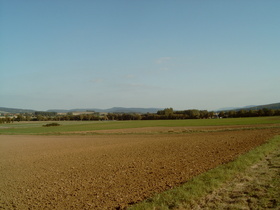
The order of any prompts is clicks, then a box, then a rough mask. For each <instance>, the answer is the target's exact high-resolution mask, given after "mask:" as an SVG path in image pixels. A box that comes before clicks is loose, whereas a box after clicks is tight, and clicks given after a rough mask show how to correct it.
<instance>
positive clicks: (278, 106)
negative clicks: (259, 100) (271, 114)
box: [217, 103, 280, 111]
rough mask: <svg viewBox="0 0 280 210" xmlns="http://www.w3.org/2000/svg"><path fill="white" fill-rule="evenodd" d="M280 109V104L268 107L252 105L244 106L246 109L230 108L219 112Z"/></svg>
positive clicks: (221, 109) (268, 105)
mask: <svg viewBox="0 0 280 210" xmlns="http://www.w3.org/2000/svg"><path fill="white" fill-rule="evenodd" d="M264 108H266V109H280V103H274V104H266V105H257V106H256V105H250V106H244V107H228V108H220V109H218V110H217V111H230V110H235V111H238V110H241V109H243V110H260V109H264Z"/></svg>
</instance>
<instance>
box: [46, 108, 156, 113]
mask: <svg viewBox="0 0 280 210" xmlns="http://www.w3.org/2000/svg"><path fill="white" fill-rule="evenodd" d="M158 110H161V109H160V108H125V107H113V108H110V109H96V108H88V109H49V110H47V111H48V112H57V113H67V112H86V111H95V112H110V113H141V114H144V113H156V112H157V111H158Z"/></svg>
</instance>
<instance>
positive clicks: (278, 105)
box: [245, 103, 280, 110]
mask: <svg viewBox="0 0 280 210" xmlns="http://www.w3.org/2000/svg"><path fill="white" fill-rule="evenodd" d="M264 108H266V109H280V103H274V104H266V105H259V106H254V107H250V108H245V110H260V109H264Z"/></svg>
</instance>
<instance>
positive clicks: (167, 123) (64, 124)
mask: <svg viewBox="0 0 280 210" xmlns="http://www.w3.org/2000/svg"><path fill="white" fill-rule="evenodd" d="M48 123H51V122H14V123H10V124H0V134H40V135H42V134H43V135H49V134H62V133H63V132H76V131H97V130H111V129H124V128H144V127H187V126H188V127H189V126H223V125H259V124H279V123H280V117H279V116H277V117H254V118H231V119H229V118H228V119H196V120H147V121H146V120H142V121H60V122H58V123H59V124H61V126H56V127H43V125H46V124H48Z"/></svg>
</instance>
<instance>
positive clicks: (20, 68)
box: [0, 0, 280, 110]
mask: <svg viewBox="0 0 280 210" xmlns="http://www.w3.org/2000/svg"><path fill="white" fill-rule="evenodd" d="M279 11H280V1H279V0H270V1H264V0H261V1H260V0H234V1H233V0H228V1H225V0H212V1H207V0H172V1H171V0H169V1H167V0H141V1H140V0H118V1H116V0H95V1H93V0H91V1H90V0H83V1H78V0H59V1H56V0H48V1H38V0H27V1H21V0H18V1H15V0H9V1H8V0H0V78H1V82H0V106H3V107H13V108H30V109H36V110H47V109H54V108H61V109H70V108H111V107H114V106H123V107H144V108H148V107H156V108H166V107H173V108H174V109H181V110H183V109H191V108H196V109H208V110H213V109H217V108H221V107H236V106H246V105H262V104H269V103H276V102H280V93H279V92H280V38H279V37H280V27H279V26H280V13H279Z"/></svg>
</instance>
